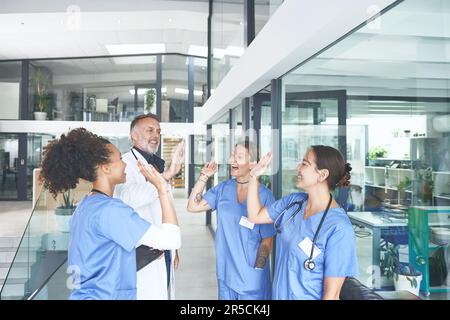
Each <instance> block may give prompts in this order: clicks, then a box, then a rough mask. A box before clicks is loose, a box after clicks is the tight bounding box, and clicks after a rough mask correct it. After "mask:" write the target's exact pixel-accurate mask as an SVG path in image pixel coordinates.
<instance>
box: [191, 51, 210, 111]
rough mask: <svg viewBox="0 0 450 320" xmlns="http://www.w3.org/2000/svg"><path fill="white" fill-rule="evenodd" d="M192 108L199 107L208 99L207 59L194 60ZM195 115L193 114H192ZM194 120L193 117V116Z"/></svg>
mask: <svg viewBox="0 0 450 320" xmlns="http://www.w3.org/2000/svg"><path fill="white" fill-rule="evenodd" d="M193 60H194V107H201V106H203V104H205V102H206V100H207V99H208V97H207V94H208V73H207V62H208V61H207V59H201V58H194V59H193ZM194 114H195V113H194ZM194 120H195V116H194Z"/></svg>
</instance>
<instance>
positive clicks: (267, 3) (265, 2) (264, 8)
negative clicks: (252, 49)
mask: <svg viewBox="0 0 450 320" xmlns="http://www.w3.org/2000/svg"><path fill="white" fill-rule="evenodd" d="M282 3H283V0H255V37H256V36H257V35H258V33H259V32H260V31H261V29H262V28H263V27H264V26H265V24H266V23H267V21H269V19H270V17H271V16H272V14H273V13H274V12H275V11H276V10H277V9H278V7H279V6H280V5H281V4H282Z"/></svg>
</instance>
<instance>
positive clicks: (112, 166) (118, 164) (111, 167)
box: [105, 144, 127, 185]
mask: <svg viewBox="0 0 450 320" xmlns="http://www.w3.org/2000/svg"><path fill="white" fill-rule="evenodd" d="M108 149H109V151H110V155H109V162H108V163H107V164H106V165H105V167H107V169H108V178H109V180H110V181H111V183H112V184H113V185H116V184H120V183H125V181H126V173H125V167H126V166H127V164H126V163H125V162H124V161H123V160H122V156H121V154H120V151H119V149H117V148H116V147H115V146H114V145H113V144H108Z"/></svg>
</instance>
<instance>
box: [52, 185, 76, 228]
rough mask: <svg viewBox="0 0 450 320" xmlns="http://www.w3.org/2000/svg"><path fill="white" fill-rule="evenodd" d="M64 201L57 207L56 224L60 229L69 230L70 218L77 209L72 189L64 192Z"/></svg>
mask: <svg viewBox="0 0 450 320" xmlns="http://www.w3.org/2000/svg"><path fill="white" fill-rule="evenodd" d="M62 196H63V203H62V205H60V206H59V207H57V208H56V209H55V217H56V225H57V226H58V230H59V231H62V232H69V220H70V217H71V216H72V214H73V212H74V211H75V209H76V206H75V205H74V200H73V198H72V197H71V194H70V190H69V191H68V192H66V193H63V195H62Z"/></svg>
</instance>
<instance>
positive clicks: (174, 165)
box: [168, 139, 186, 178]
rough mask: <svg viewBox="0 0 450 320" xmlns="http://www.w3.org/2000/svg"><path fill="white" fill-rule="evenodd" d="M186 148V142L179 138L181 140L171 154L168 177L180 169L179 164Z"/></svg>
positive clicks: (182, 159) (182, 161) (182, 160)
mask: <svg viewBox="0 0 450 320" xmlns="http://www.w3.org/2000/svg"><path fill="white" fill-rule="evenodd" d="M185 149H186V142H185V141H184V139H183V140H181V142H180V143H179V144H178V145H177V147H176V148H175V151H174V153H173V155H172V162H171V163H170V168H169V170H168V171H169V176H170V177H169V178H172V177H173V176H175V175H177V174H178V173H179V172H180V170H181V165H182V164H183V163H184V153H185Z"/></svg>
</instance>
